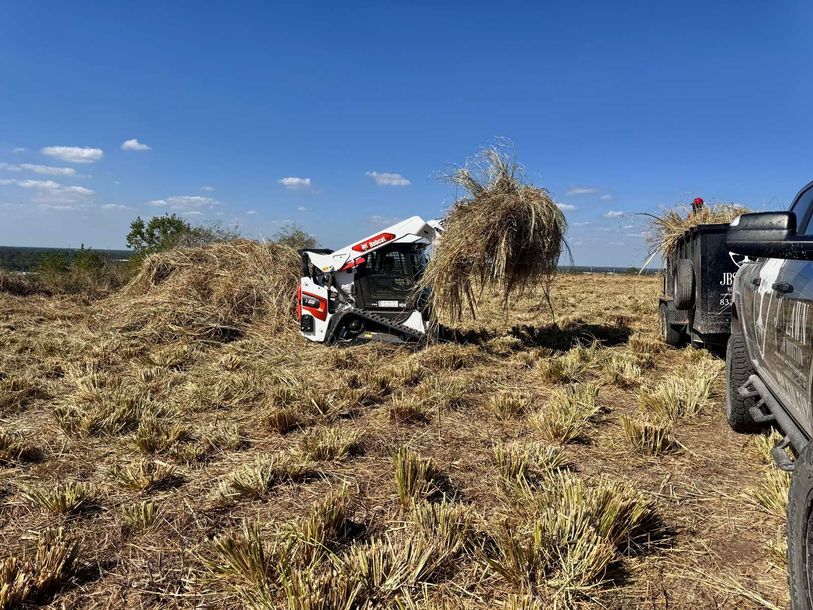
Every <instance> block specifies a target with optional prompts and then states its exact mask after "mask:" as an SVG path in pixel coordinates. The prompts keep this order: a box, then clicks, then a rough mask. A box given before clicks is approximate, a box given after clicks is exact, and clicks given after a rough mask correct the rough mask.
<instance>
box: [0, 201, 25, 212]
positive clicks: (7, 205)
mask: <svg viewBox="0 0 813 610" xmlns="http://www.w3.org/2000/svg"><path fill="white" fill-rule="evenodd" d="M24 207H25V206H24V205H23V204H22V203H0V208H5V209H7V210H21V209H22V208H24Z"/></svg>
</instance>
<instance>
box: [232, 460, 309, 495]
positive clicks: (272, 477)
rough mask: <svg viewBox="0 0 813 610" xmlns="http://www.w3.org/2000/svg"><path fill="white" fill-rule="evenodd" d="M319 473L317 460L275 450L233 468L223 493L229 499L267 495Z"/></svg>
mask: <svg viewBox="0 0 813 610" xmlns="http://www.w3.org/2000/svg"><path fill="white" fill-rule="evenodd" d="M316 473H317V469H316V467H315V466H314V464H313V463H312V462H311V461H310V460H308V459H306V458H304V457H303V456H296V455H292V454H289V453H275V454H273V455H271V456H270V457H268V458H259V457H258V458H257V459H256V460H255V461H254V463H252V464H246V465H245V466H242V467H241V468H239V469H237V470H235V471H234V472H232V473H231V474H230V475H228V476H227V477H226V478H225V479H224V480H223V481H221V483H220V487H219V493H220V497H221V498H223V499H225V500H238V499H241V498H249V499H260V498H265V497H266V496H267V495H268V494H269V492H270V491H271V490H272V489H273V488H274V487H276V486H277V485H280V484H282V483H286V482H295V481H302V480H304V479H306V478H309V477H312V476H314V475H315V474H316Z"/></svg>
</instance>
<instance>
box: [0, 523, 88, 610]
mask: <svg viewBox="0 0 813 610" xmlns="http://www.w3.org/2000/svg"><path fill="white" fill-rule="evenodd" d="M78 558H79V545H78V544H77V543H76V542H75V541H73V540H71V539H70V538H68V537H67V536H66V535H65V533H64V531H63V530H62V528H59V529H47V530H45V531H44V532H43V533H42V534H41V535H40V536H39V539H38V540H37V552H36V555H35V556H34V557H33V558H32V559H30V560H26V559H23V560H20V559H17V558H16V557H8V558H6V559H5V560H3V561H2V562H0V610H14V609H15V608H20V607H22V606H23V604H24V603H26V602H32V601H37V600H42V599H43V598H44V597H45V596H47V595H49V594H50V593H52V592H53V591H54V590H56V589H57V588H58V587H59V586H60V585H62V584H63V583H64V582H65V581H66V580H68V579H69V578H70V577H71V576H72V575H73V573H74V572H75V569H76V563H77V559H78Z"/></svg>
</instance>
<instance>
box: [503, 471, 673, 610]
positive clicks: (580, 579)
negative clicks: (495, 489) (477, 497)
mask: <svg viewBox="0 0 813 610" xmlns="http://www.w3.org/2000/svg"><path fill="white" fill-rule="evenodd" d="M512 491H513V494H514V495H513V496H512V497H511V498H510V499H509V506H508V507H507V509H508V516H507V517H506V519H505V523H504V526H503V527H502V528H501V529H499V530H498V531H497V533H496V535H495V536H494V552H493V554H492V556H491V557H489V558H488V563H489V565H490V566H491V568H492V569H493V570H494V571H495V573H496V574H498V575H500V576H501V577H503V578H504V579H505V580H507V581H508V582H509V583H511V584H513V585H515V586H519V587H521V588H522V589H523V590H525V591H529V592H531V593H532V594H533V595H534V596H535V597H537V598H539V599H540V600H541V601H547V602H549V604H550V606H549V607H561V608H574V607H576V605H577V604H578V603H579V602H580V600H583V599H584V598H585V597H587V596H589V594H590V592H591V591H593V590H594V589H595V588H596V587H597V586H599V585H600V584H601V583H602V581H603V580H604V579H605V575H606V573H607V570H608V569H609V567H610V566H611V564H612V563H613V562H614V561H617V560H618V558H619V556H620V553H622V552H623V553H628V552H631V551H633V550H635V549H637V548H640V546H641V544H643V543H645V541H646V537H647V535H648V533H649V530H650V529H651V528H652V527H653V525H654V523H655V521H656V517H657V513H656V508H655V505H654V503H653V502H652V501H650V500H649V499H647V498H646V497H645V496H644V495H643V494H641V493H640V492H639V491H637V490H636V489H635V488H634V487H633V485H632V484H630V483H627V482H625V481H614V480H610V479H606V478H602V479H599V481H598V482H597V483H595V484H593V485H589V486H588V485H587V484H586V483H585V482H584V481H582V480H581V479H579V478H577V477H575V476H573V475H572V474H569V473H566V472H561V471H560V472H558V473H555V474H553V475H552V476H551V477H550V478H549V484H547V485H545V486H543V487H541V488H539V489H533V488H531V487H529V486H517V487H515V488H513V490H512Z"/></svg>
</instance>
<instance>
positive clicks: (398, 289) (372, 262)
mask: <svg viewBox="0 0 813 610" xmlns="http://www.w3.org/2000/svg"><path fill="white" fill-rule="evenodd" d="M425 268H426V244H420V243H412V244H395V245H393V246H390V247H388V248H383V249H381V250H376V251H375V252H370V254H369V255H367V256H366V257H365V261H364V262H363V263H361V264H360V265H358V266H357V267H356V277H355V280H354V289H355V296H356V307H358V308H359V309H371V310H378V311H379V313H382V314H386V313H389V312H398V311H403V310H405V309H406V308H407V306H408V302H409V299H410V297H411V296H412V291H413V290H414V288H415V282H416V281H417V279H418V278H419V277H420V276H421V274H423V270H424V269H425Z"/></svg>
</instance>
